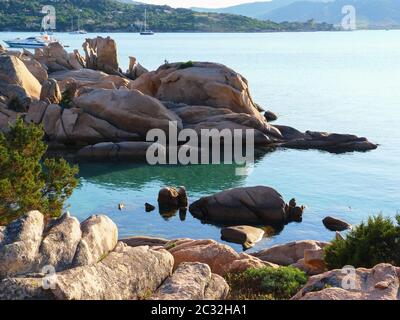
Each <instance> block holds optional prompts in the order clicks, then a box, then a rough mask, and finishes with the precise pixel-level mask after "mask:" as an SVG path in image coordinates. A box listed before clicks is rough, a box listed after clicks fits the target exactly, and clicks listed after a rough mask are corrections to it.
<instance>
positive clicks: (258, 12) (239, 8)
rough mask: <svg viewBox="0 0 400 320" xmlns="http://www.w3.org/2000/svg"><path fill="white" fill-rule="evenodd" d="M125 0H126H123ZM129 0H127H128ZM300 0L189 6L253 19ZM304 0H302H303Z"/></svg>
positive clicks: (199, 10)
mask: <svg viewBox="0 0 400 320" xmlns="http://www.w3.org/2000/svg"><path fill="white" fill-rule="evenodd" d="M125 1H126V0H125ZM128 1H129V0H128ZM298 1H302V0H270V1H265V2H249V3H244V4H239V5H236V6H232V7H226V8H218V9H214V8H198V7H194V8H191V9H192V10H195V11H198V12H217V13H230V14H238V15H243V16H246V17H251V18H255V19H263V18H264V17H265V15H267V14H268V13H269V12H271V11H273V10H275V9H278V8H282V7H285V6H287V5H289V4H292V3H294V2H298ZM303 1H304V0H303ZM309 1H311V2H324V1H332V0H309Z"/></svg>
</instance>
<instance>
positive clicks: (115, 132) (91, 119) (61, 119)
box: [26, 101, 140, 145]
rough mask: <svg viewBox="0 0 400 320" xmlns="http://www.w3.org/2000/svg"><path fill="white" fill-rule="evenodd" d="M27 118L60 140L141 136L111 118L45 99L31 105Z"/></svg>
mask: <svg viewBox="0 0 400 320" xmlns="http://www.w3.org/2000/svg"><path fill="white" fill-rule="evenodd" d="M26 120H27V121H28V122H34V123H37V124H39V123H42V124H43V127H44V130H45V132H46V135H47V137H48V138H49V140H50V141H54V142H59V143H66V144H72V145H88V144H97V143H100V142H103V141H111V142H110V143H112V141H115V142H119V141H136V140H139V139H140V136H139V135H138V134H136V133H133V132H128V131H125V130H121V129H119V128H118V127H117V126H114V125H113V124H111V123H109V122H108V121H106V120H104V119H101V118H98V117H95V116H93V115H90V114H89V113H86V112H83V111H82V110H81V109H79V108H71V109H65V108H64V109H63V108H61V107H60V106H59V105H56V104H50V105H47V104H46V103H44V102H43V101H40V102H39V103H34V104H31V106H30V107H29V110H28V115H27V117H26ZM132 130H135V129H134V128H133V129H132ZM126 143H128V142H126Z"/></svg>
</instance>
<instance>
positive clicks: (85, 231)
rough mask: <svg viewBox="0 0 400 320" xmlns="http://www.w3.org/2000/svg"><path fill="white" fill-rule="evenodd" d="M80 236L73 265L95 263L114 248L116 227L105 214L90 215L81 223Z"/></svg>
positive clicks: (116, 235) (116, 236) (116, 234)
mask: <svg viewBox="0 0 400 320" xmlns="http://www.w3.org/2000/svg"><path fill="white" fill-rule="evenodd" d="M81 230H82V238H81V240H80V242H79V244H78V246H77V248H76V252H75V256H74V260H73V262H72V265H73V266H74V267H78V266H84V265H90V264H93V263H96V262H98V261H100V260H101V259H103V258H104V257H105V256H107V255H108V253H109V252H110V251H112V250H113V249H114V247H115V246H116V245H117V241H118V229H117V226H116V225H115V223H114V222H112V221H111V219H110V218H108V217H106V216H91V217H90V218H88V219H87V220H85V221H84V222H82V223H81Z"/></svg>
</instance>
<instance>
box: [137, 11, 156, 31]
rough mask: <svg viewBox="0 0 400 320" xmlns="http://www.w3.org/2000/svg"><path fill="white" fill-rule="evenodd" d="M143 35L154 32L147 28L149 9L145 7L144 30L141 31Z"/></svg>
mask: <svg viewBox="0 0 400 320" xmlns="http://www.w3.org/2000/svg"><path fill="white" fill-rule="evenodd" d="M140 34H141V35H142V36H152V35H153V34H154V32H153V31H151V30H147V9H144V30H142V31H141V32H140Z"/></svg>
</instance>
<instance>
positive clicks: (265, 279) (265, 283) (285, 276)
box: [226, 267, 307, 300]
mask: <svg viewBox="0 0 400 320" xmlns="http://www.w3.org/2000/svg"><path fill="white" fill-rule="evenodd" d="M226 280H227V282H228V283H229V285H230V287H231V294H230V298H231V299H234V300H286V299H290V298H291V297H292V296H294V295H295V294H296V293H297V292H298V291H299V290H300V289H301V288H302V287H303V286H304V285H305V284H306V282H307V276H306V274H305V273H304V272H303V271H301V270H299V269H297V268H294V267H280V268H271V267H265V268H260V269H248V270H246V271H244V272H241V273H236V274H229V275H228V276H227V277H226Z"/></svg>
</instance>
